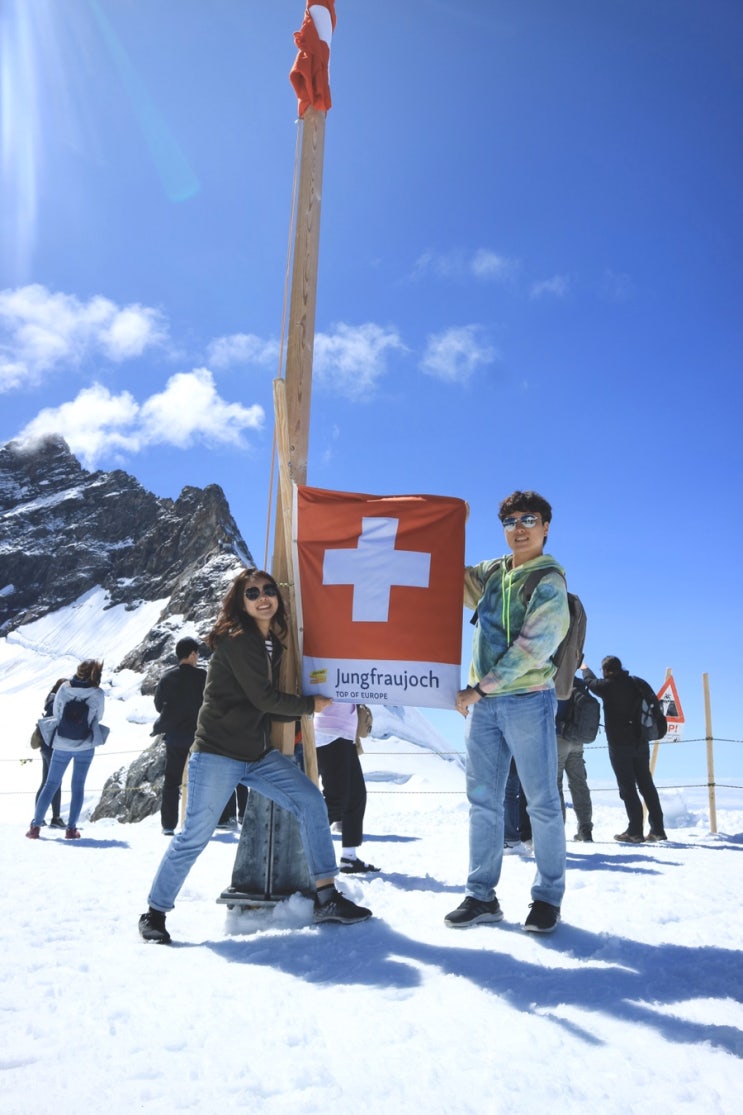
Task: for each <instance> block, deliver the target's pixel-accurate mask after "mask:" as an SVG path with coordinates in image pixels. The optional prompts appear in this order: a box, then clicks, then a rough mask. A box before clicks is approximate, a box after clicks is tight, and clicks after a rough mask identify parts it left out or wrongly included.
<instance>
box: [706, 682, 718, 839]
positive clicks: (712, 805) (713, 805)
mask: <svg viewBox="0 0 743 1115" xmlns="http://www.w3.org/2000/svg"><path fill="white" fill-rule="evenodd" d="M702 687H703V689H704V723H705V730H706V736H707V790H708V793H709V828H710V832H717V802H716V800H715V754H714V740H713V737H712V705H711V702H710V697H709V674H702Z"/></svg>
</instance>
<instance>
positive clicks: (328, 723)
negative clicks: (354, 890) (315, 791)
mask: <svg viewBox="0 0 743 1115" xmlns="http://www.w3.org/2000/svg"><path fill="white" fill-rule="evenodd" d="M357 733H358V712H357V708H356V705H348V704H340V703H339V702H334V703H333V704H332V705H330V706H329V707H328V708H327V709H324V710H323V711H322V712H318V713H315V747H316V749H317V769H318V771H319V772H320V778H321V780H322V792H323V797H324V798H325V804H326V806H327V807H328V820H329V822H330V824H331V825H332V824H334V823H336V822H340V825H341V841H342V847H341V864H340V867H341V871H342V872H343V873H344V874H346V875H352V874H364V873H366V872H369V871H379V868H378V867H374V866H373V865H372V864H370V863H365V862H364V860H362V859H359V856H358V848H359V845H360V844H361V843H362V841H363V839H364V813H365V812H366V782H365V781H364V772H363V771H362V769H361V762H360V761H359V753H358V750H357V748H356V737H357Z"/></svg>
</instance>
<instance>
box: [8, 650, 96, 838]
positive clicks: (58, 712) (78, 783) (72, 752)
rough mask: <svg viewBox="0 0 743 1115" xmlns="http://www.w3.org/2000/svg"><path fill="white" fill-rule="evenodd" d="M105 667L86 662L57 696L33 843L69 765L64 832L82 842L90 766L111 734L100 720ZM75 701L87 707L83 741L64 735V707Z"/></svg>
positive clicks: (31, 831) (90, 660)
mask: <svg viewBox="0 0 743 1115" xmlns="http://www.w3.org/2000/svg"><path fill="white" fill-rule="evenodd" d="M102 672H103V663H102V662H98V661H96V660H95V659H93V658H86V659H85V661H84V662H81V663H80V665H79V666H78V668H77V670H76V671H75V676H74V677H73V678H71V679H70V680H69V681H66V682H65V683H64V684H63V685H60V687H59V689H58V690H57V692H56V693H55V695H54V709H53V713H52V715H53V716H54V719H55V720H56V722H57V727H56V729H55V731H54V736H53V739H52V758H51V761H50V763H49V773H48V775H47V779H46V782H45V783H44V788H43V789H42V791H41V793H40V794H39V796H38V799H37V801H36V808H35V811H34V816H33V820H32V821H31V826H30V828H29V830H28V832H27V833H26V836H27V837H28V838H29V839H30V840H38V838H39V835H40V832H41V822H42V821H43V819H44V814H45V813H46V811H47V809H48V808H49V803H50V802H51V800H52V798H53V797H54V795H55V793H56V791H57V790H58V789H59V787H60V786H61V784H62V779H63V777H64V772H65V771H66V770H67V767H68V766H69V764H70V760H72V762H73V763H74V766H73V769H72V800H71V801H70V812H69V815H68V818H67V828H66V830H65V839H66V840H79V839H80V833H79V832H78V829H77V822H78V819H79V817H80V811H81V810H82V807H83V799H84V795H85V780H86V778H87V777H88V771H89V770H90V764H91V763H92V762H93V756H94V754H95V749H96V747H100V745H101V744H102V743H105V742H106V736H107V734H108V732H107V730H106V729H105V728H102V726H101V717H102V716H103V708H104V705H105V703H106V698H105V697H104V695H103V690H102V689H101V687H100V685H101V674H102ZM73 700H83V701H84V702H85V704H86V705H87V706H88V707H87V732H86V733H85V736H84V738H82V739H74V738H71V736H65V734H64V728H63V725H64V711H65V706H66V705H67V704H68V703H69V702H71V701H73Z"/></svg>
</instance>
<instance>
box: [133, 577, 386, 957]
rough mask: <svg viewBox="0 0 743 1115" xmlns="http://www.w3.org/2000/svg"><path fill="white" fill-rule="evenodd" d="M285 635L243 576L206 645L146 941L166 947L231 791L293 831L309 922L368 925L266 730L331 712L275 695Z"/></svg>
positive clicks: (253, 580) (311, 804)
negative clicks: (308, 894) (273, 810)
mask: <svg viewBox="0 0 743 1115" xmlns="http://www.w3.org/2000/svg"><path fill="white" fill-rule="evenodd" d="M286 633H287V618H286V610H285V607H284V601H283V600H282V598H281V594H280V592H279V589H278V585H277V584H276V582H275V580H274V579H273V577H272V576H271V575H270V574H269V573H264V572H262V571H259V570H256V569H246V570H243V571H242V572H240V573H238V575H237V577H235V579H234V581H233V582H232V584H231V586H230V588H229V590H228V592H227V595H226V596H225V598H224V600H223V601H222V607H221V610H220V613H219V616H218V617H217V622H216V623H215V625H214V627H213V629H212V631H211V633H210V634H209V636H208V637H207V640H206V641H207V643H208V645H209V646H210V647H211V648H212V650H213V655H212V657H211V659H210V662H209V670H208V674H207V679H206V688H205V690H204V702H203V704H202V706H201V710H200V712H199V719H198V725H197V728H196V738H195V740H194V745H193V751H192V755H191V758H190V760H189V767H188V801H187V805H186V818H185V822H184V825H183V829H182V830H181V832H180V833H178V835H177V836H175V837H174V838H173V840H172V841H171V843H170V844H169V846H168V850H167V851H166V853H165V855H164V857H163V859H162V862H161V863H160V866H159V868H158V870H157V873H156V875H155V879H154V881H153V884H152V888H151V890H150V894H149V898H148V904H149V909H148V911H147V912H146V913H145V914H142V916H141V918H140V919H139V932H140V934H141V936H142V937H143V938H144V939H145V940H146V941H155V942H157V943H159V944H169V943H170V934H169V933H168V931H167V930H166V928H165V915H166V913H168V912H169V911H170V910H172V909H173V906H174V904H175V899H176V897H177V895H178V892H179V891H180V889H181V887H182V886H183V883H184V882H185V879H186V876H187V875H188V873H189V871H190V870H191V867H192V866H193V864H194V863H195V861H196V859H197V858H198V856H199V855H200V854H201V852H202V851H203V850H204V848H205V847H206V845H207V843H208V842H209V839H210V838H211V836H212V834H213V832H214V828H215V826H216V824H217V822H218V820H219V817H220V815H221V813H222V810H223V808H224V804H225V802H226V800H227V799H228V797H229V796H230V794H232V793H234V790H235V787H236V786H237V784H238V783H240V782H241V783H243V785H245V786H248V787H250V788H252V789H255V790H257V791H258V793H260V794H263V795H264V796H265V797H267V798H270V799H271V800H272V801H275V802H276V804H277V805H279V806H280V807H281V808H283V809H287V810H288V811H289V812H290V813H292V814H293V815H294V816H295V817H296V818H297V820H298V822H299V827H300V832H301V836H302V844H303V847H304V852H305V856H306V858H307V866H308V868H309V872H310V875H311V876H312V878H313V879H314V881H315V886H316V896H315V909H314V920H315V921H316V922H325V921H329V922H339V923H341V924H344V925H350V924H352V923H354V922H357V921H364V920H365V919H366V918H368V917H371V911H370V910H367V909H364V907H362V906H356V905H355V904H354V903H353V902H351V901H349V899H347V898H346V897H345V896H344V895H343V894H341V893H340V891H338V890H336V888H335V885H334V882H333V880H334V878H335V876H336V875H337V873H338V868H337V865H336V861H335V850H334V848H333V841H332V839H331V836H330V829H329V827H328V814H327V810H326V807H325V801H324V799H323V796H322V794H321V793H320V791H319V790H318V788H317V787H316V786H315V785H314V783H313V782H311V781H310V780H309V779H308V778H307V777H306V776H305V775H304V774H303V773H302V772H301V771H300V770H299V768H298V767H297V766H296V764H295V763H294V762H293V760H292V759H290V758H289V757H288V756H286V755H283V754H282V753H281V752H280V751H277V750H275V749H274V748H273V746H272V744H271V739H270V731H271V721H272V719H276V720H286V721H293V720H296V719H297V717H300V716H310V715H312V714H313V713H315V712H320V711H321V710H322V709H324V708H326V707H327V706H328V705H329V704H331V700H330V698H329V697H319V696H318V697H298V696H296V695H294V694H291V693H282V692H281V691H280V690H279V689H278V688H277V686H276V679H277V678H278V671H279V663H280V660H281V655H282V651H283V647H282V645H281V642H280V639H281V638H283V637H285V636H286Z"/></svg>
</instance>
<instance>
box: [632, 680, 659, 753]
mask: <svg viewBox="0 0 743 1115" xmlns="http://www.w3.org/2000/svg"><path fill="white" fill-rule="evenodd" d="M632 681H633V682H634V683H635V686H636V688H637V693H638V708H637V712H636V714H635V716H634V717H633V723H635V724H636V725H637V727H638V730H639V733H640V738H641V739H642V740H643V741H644V742H645V743H652V742H653V741H654V740H657V739H663V737H664V735H665V734H666V732H667V731H668V721H667V720H666V714H665V713H664V712H663V706H662V705H661V703H660V701H659V700H658V698H657V696H656V695H655V693H654V692H653V690H652V688H651V686H650V685H648V683H647V682H646V681H645V679H644V678H638V677H633V678H632Z"/></svg>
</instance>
